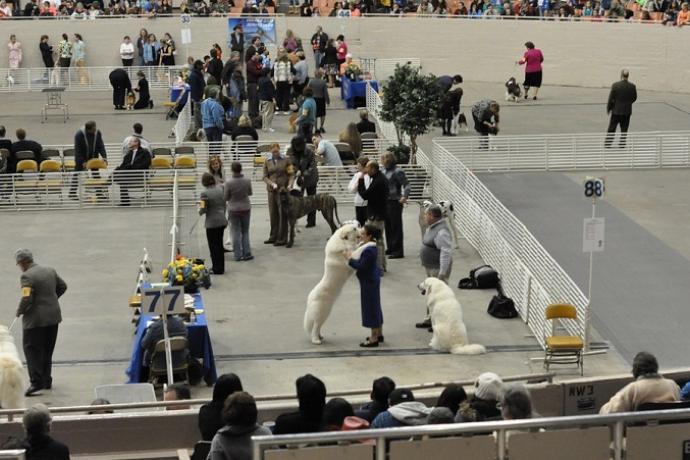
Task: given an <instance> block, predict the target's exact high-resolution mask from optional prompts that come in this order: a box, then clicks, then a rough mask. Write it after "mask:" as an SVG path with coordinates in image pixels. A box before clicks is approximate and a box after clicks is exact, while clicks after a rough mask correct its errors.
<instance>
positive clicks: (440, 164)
mask: <svg viewBox="0 0 690 460" xmlns="http://www.w3.org/2000/svg"><path fill="white" fill-rule="evenodd" d="M381 103H382V102H381V98H380V97H379V95H378V94H377V93H376V92H375V91H373V90H371V88H369V89H368V92H367V108H368V110H369V113H371V114H372V115H373V116H377V115H378V113H379V111H380V107H381ZM377 121H378V124H379V128H380V130H381V132H382V133H383V134H384V135H385V136H389V135H391V134H392V135H393V136H395V127H394V126H392V123H387V122H383V121H381V120H380V118H379V119H378V120H377ZM393 139H395V137H393ZM463 141H464V140H463ZM465 142H467V144H469V145H476V147H475V148H477V147H478V146H479V144H478V140H477V139H467V140H466V141H465ZM485 152H486V151H485ZM492 153H493V152H492ZM417 161H418V162H419V164H420V165H421V166H424V167H425V168H427V170H428V173H429V175H430V176H431V177H433V180H432V181H431V196H432V199H433V200H434V201H440V200H450V201H451V202H452V203H453V205H454V207H455V222H454V224H455V226H456V227H457V228H458V229H459V230H460V234H461V236H462V237H463V238H465V239H467V241H468V242H469V243H470V244H471V245H472V246H473V247H474V248H475V249H476V250H477V252H478V253H479V254H480V255H481V257H482V259H483V260H484V261H485V262H486V263H487V264H490V265H492V266H493V267H495V268H496V270H498V272H499V273H500V274H501V280H502V282H503V287H504V290H505V291H506V293H507V295H508V296H509V297H511V298H512V299H513V300H514V302H515V306H516V308H517V310H518V312H519V313H520V316H521V318H522V320H523V321H524V322H525V323H526V324H527V326H528V327H529V328H530V330H531V331H532V333H533V334H534V336H535V338H536V340H537V341H538V342H539V344H540V345H541V346H542V347H544V346H545V337H546V336H547V335H549V334H548V332H549V331H550V324H548V322H547V320H546V315H545V310H546V307H547V306H548V305H549V304H552V303H558V302H567V303H570V304H572V305H574V306H575V307H576V308H577V312H578V317H577V319H576V320H567V321H563V322H562V324H563V325H564V326H565V328H566V330H567V331H568V333H569V334H571V335H576V336H578V337H581V338H582V339H583V340H585V338H586V337H585V329H586V328H585V313H586V310H587V304H588V300H587V298H586V297H585V295H584V294H583V293H582V291H581V290H580V289H579V288H578V287H577V285H576V284H575V282H574V281H573V280H572V279H571V278H570V277H569V276H568V274H567V273H566V272H565V270H563V268H562V267H561V266H560V265H559V264H558V263H557V262H556V261H555V260H554V259H553V257H551V255H550V254H549V253H548V252H547V251H546V250H545V249H544V247H543V246H542V245H541V244H540V243H539V241H537V239H536V238H535V237H534V236H533V235H532V234H531V233H530V232H529V230H527V227H525V225H524V224H523V223H522V222H520V220H519V219H518V218H517V217H515V215H513V214H512V213H511V212H510V211H509V210H508V209H507V208H506V207H505V206H504V205H503V204H502V203H501V202H500V201H499V200H498V199H497V198H496V197H495V196H494V195H493V194H492V193H491V192H490V191H489V189H488V188H486V186H485V185H484V184H483V183H482V182H481V181H480V180H479V179H478V178H477V177H476V176H475V175H474V173H473V172H472V171H471V170H470V169H469V168H468V167H467V166H465V164H464V163H463V161H462V160H461V158H460V157H458V156H457V155H455V154H453V153H451V152H449V151H448V150H447V149H446V148H444V147H443V146H442V144H441V143H440V141H434V148H433V151H432V153H431V155H427V154H426V153H425V152H423V151H422V150H421V149H420V150H418V152H417Z"/></svg>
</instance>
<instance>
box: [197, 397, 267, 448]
mask: <svg viewBox="0 0 690 460" xmlns="http://www.w3.org/2000/svg"><path fill="white" fill-rule="evenodd" d="M257 416H258V411H257V409H256V402H255V401H254V398H253V397H252V395H250V394H249V393H246V392H244V391H238V392H235V393H233V394H232V395H230V396H229V397H228V399H227V401H225V406H224V408H223V418H224V419H225V426H224V427H223V428H221V429H220V430H218V432H217V433H216V435H215V436H214V437H213V441H212V442H211V451H210V452H209V454H208V460H251V459H252V436H267V435H270V434H271V430H269V429H268V428H266V427H263V426H261V425H258V424H257V423H256V420H257Z"/></svg>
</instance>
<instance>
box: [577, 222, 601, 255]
mask: <svg viewBox="0 0 690 460" xmlns="http://www.w3.org/2000/svg"><path fill="white" fill-rule="evenodd" d="M604 225H605V221H604V218H603V217H595V218H593V219H585V220H584V224H583V226H582V252H602V251H603V250H604Z"/></svg>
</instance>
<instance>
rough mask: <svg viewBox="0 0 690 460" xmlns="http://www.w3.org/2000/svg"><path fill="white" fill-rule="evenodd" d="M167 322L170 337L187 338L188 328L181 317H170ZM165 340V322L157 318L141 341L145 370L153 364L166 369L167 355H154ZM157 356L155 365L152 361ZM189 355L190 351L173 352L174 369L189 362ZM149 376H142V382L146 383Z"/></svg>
mask: <svg viewBox="0 0 690 460" xmlns="http://www.w3.org/2000/svg"><path fill="white" fill-rule="evenodd" d="M166 322H167V323H168V336H169V337H185V338H186V337H187V326H185V324H184V322H183V321H182V319H181V318H180V317H179V316H174V315H168V317H167V320H166ZM163 339H164V334H163V320H162V319H161V318H160V317H159V318H156V319H155V320H154V321H153V322H152V323H151V324H150V325H149V326H148V328H147V329H146V333H145V334H144V336H143V337H142V339H141V348H142V349H143V350H144V359H143V365H144V368H150V367H151V364H155V367H156V368H158V369H164V368H165V353H154V352H155V350H156V345H157V344H158V342H160V341H161V340H163ZM154 355H155V359H156V361H155V363H153V362H152V359H153V358H154ZM188 355H189V351H188V350H180V351H173V352H172V360H173V368H176V367H179V366H180V365H181V364H182V363H184V362H186V361H187V356H188ZM147 377H148V375H146V376H143V375H142V379H141V380H142V381H144V382H145V381H146V380H148V379H147Z"/></svg>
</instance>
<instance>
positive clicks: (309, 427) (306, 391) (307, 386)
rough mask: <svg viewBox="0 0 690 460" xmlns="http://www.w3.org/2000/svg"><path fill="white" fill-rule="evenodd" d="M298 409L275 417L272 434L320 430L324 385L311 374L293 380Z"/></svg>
mask: <svg viewBox="0 0 690 460" xmlns="http://www.w3.org/2000/svg"><path fill="white" fill-rule="evenodd" d="M295 386H296V387H297V399H298V400H299V411H298V412H291V413H287V414H281V415H279V416H278V418H276V423H275V425H274V426H273V434H276V435H278V434H297V433H316V432H318V431H320V430H321V420H322V418H323V408H324V407H325V405H326V385H324V384H323V382H322V381H321V380H319V379H318V378H316V377H314V376H313V375H311V374H307V375H303V376H302V377H300V378H298V379H297V381H295Z"/></svg>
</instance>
